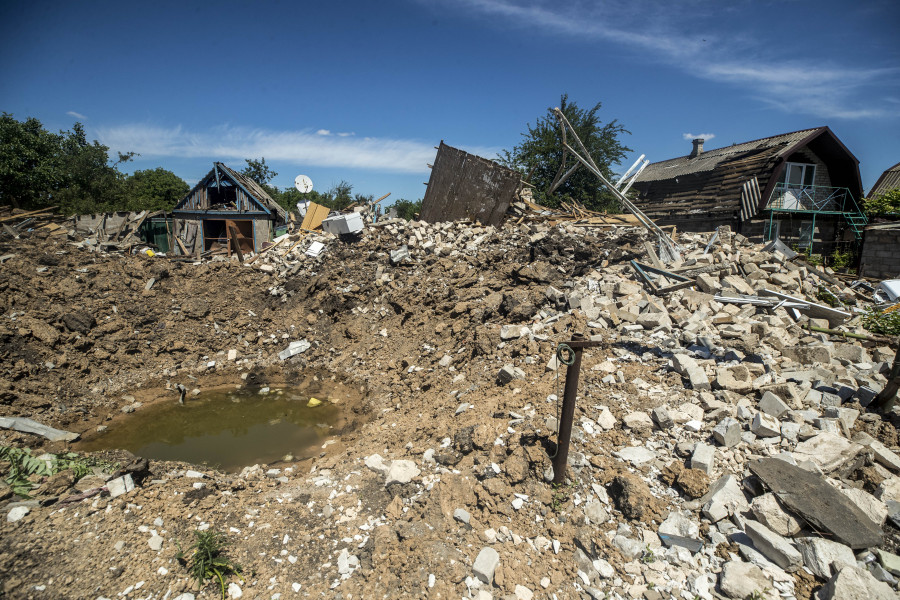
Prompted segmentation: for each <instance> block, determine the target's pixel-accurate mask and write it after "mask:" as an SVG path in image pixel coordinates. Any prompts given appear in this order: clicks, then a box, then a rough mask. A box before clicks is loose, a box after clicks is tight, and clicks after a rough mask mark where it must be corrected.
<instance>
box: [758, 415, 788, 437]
mask: <svg viewBox="0 0 900 600" xmlns="http://www.w3.org/2000/svg"><path fill="white" fill-rule="evenodd" d="M750 431H751V432H753V434H755V435H758V436H759V437H764V438H766V437H780V436H781V423H779V422H778V419H776V418H775V417H773V416H772V415H767V414H766V413H763V412H758V413H756V415H755V416H754V417H753V420H752V421H751V422H750Z"/></svg>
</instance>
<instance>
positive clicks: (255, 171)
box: [241, 158, 278, 195]
mask: <svg viewBox="0 0 900 600" xmlns="http://www.w3.org/2000/svg"><path fill="white" fill-rule="evenodd" d="M244 162H246V163H247V166H246V167H244V168H243V169H241V175H243V176H244V177H249V178H250V179H252V180H253V181H255V182H256V183H258V184H259V185H261V186H263V187H264V188H266V191H268V189H271V188H269V182H270V181H272V180H273V179H275V178H276V177H278V173H276V172H275V171H273V170H272V169H270V168H269V165H267V164H266V159H265V158H260V159H259V160H256V159H255V158H245V159H244ZM270 195H271V194H270Z"/></svg>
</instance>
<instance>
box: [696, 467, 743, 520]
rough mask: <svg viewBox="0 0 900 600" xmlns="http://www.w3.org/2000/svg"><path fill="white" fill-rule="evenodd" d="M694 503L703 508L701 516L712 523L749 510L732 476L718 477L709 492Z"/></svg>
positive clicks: (738, 485)
mask: <svg viewBox="0 0 900 600" xmlns="http://www.w3.org/2000/svg"><path fill="white" fill-rule="evenodd" d="M696 502H697V503H698V504H700V506H702V507H703V515H704V516H705V517H706V518H708V519H709V520H710V521H713V522H714V523H718V522H719V521H721V520H722V519H724V518H726V517H729V516H731V515H733V514H735V513H739V512H744V511H746V510H749V508H750V504H749V503H748V502H747V498H746V497H745V496H744V492H743V491H742V490H741V486H740V484H739V483H738V482H737V480H736V479H735V478H734V476H733V475H724V476H722V477H720V478H719V479H718V480H717V481H716V482H715V483H714V484H713V485H712V487H711V488H710V490H709V492H707V493H706V495H705V496H703V497H702V498H700V499H699V500H697V501H696ZM691 504H693V503H691Z"/></svg>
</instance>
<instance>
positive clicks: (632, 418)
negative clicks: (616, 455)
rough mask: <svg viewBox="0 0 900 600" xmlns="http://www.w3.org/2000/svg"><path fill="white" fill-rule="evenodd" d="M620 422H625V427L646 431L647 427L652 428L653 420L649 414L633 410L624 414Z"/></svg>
mask: <svg viewBox="0 0 900 600" xmlns="http://www.w3.org/2000/svg"><path fill="white" fill-rule="evenodd" d="M622 422H623V423H624V424H625V427H628V428H629V429H635V430H637V431H647V430H649V429H653V421H652V420H651V419H650V415H648V414H647V413H645V412H633V413H629V414H627V415H625V418H623V419H622Z"/></svg>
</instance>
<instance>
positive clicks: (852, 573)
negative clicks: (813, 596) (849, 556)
mask: <svg viewBox="0 0 900 600" xmlns="http://www.w3.org/2000/svg"><path fill="white" fill-rule="evenodd" d="M896 598H897V595H896V594H894V591H893V590H892V589H891V586H889V585H888V584H886V583H884V582H883V581H878V580H877V579H875V577H873V576H872V574H871V573H869V572H868V571H866V570H865V569H860V568H859V567H856V566H849V565H848V566H845V567H842V568H841V570H840V571H838V572H837V573H835V574H834V576H833V577H832V578H831V579H829V580H828V583H826V584H825V585H824V586H822V588H821V589H820V590H819V593H818V599H819V600H896Z"/></svg>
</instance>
